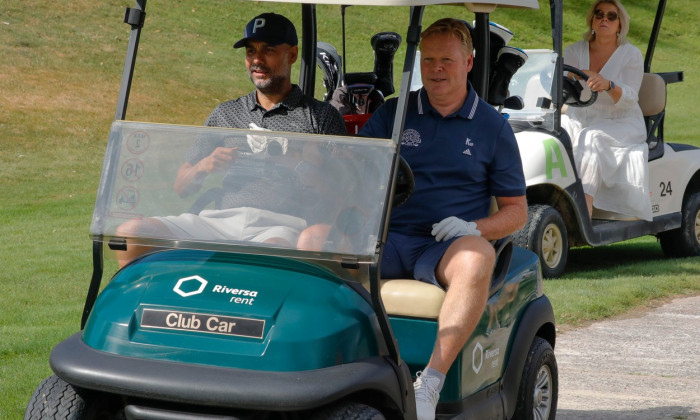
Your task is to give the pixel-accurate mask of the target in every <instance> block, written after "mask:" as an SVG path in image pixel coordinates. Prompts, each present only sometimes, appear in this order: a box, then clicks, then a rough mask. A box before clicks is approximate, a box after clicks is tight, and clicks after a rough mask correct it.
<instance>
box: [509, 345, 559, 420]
mask: <svg viewBox="0 0 700 420" xmlns="http://www.w3.org/2000/svg"><path fill="white" fill-rule="evenodd" d="M558 393H559V371H558V369H557V360H556V358H555V357H554V350H552V346H550V345H549V342H548V341H547V340H545V339H543V338H540V337H535V339H534V340H533V341H532V345H531V346H530V352H529V353H528V355H527V360H526V362H525V368H524V369H523V376H522V378H521V380H520V388H519V390H518V403H517V405H516V407H515V415H514V416H513V418H514V419H517V420H554V418H555V417H556V415H557V397H558Z"/></svg>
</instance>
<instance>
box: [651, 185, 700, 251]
mask: <svg viewBox="0 0 700 420" xmlns="http://www.w3.org/2000/svg"><path fill="white" fill-rule="evenodd" d="M658 237H659V242H660V243H661V249H662V250H663V251H664V254H665V255H666V256H667V257H673V258H681V257H695V256H698V255H700V192H696V193H694V194H692V195H691V196H689V197H688V198H687V199H686V200H685V201H684V203H683V210H682V213H681V227H680V228H678V229H674V230H669V231H668V232H663V233H660V234H659V235H658Z"/></svg>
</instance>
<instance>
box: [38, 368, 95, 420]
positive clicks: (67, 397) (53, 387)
mask: <svg viewBox="0 0 700 420" xmlns="http://www.w3.org/2000/svg"><path fill="white" fill-rule="evenodd" d="M84 416H85V400H84V399H83V398H82V397H81V396H80V395H79V394H78V392H77V391H76V390H75V388H73V386H72V385H71V384H69V383H68V382H66V381H64V380H62V379H61V378H59V377H58V376H56V375H53V376H49V377H48V378H46V379H44V380H43V381H42V382H41V383H40V384H39V386H38V387H37V388H36V390H35V391H34V393H33V394H32V397H31V398H30V399H29V404H27V410H26V411H25V413H24V420H49V419H61V420H79V419H83V418H84Z"/></svg>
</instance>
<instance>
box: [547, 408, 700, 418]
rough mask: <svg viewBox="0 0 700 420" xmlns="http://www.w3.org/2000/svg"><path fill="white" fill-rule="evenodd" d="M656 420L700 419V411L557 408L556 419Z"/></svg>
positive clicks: (683, 409)
mask: <svg viewBox="0 0 700 420" xmlns="http://www.w3.org/2000/svg"><path fill="white" fill-rule="evenodd" d="M589 419H596V420H621V419H629V420H656V419H682V420H691V419H693V420H694V419H700V413H698V412H696V411H695V410H694V409H693V408H692V407H681V406H668V407H654V408H648V409H646V410H634V411H612V410H580V411H579V410H568V409H567V410H557V420H589Z"/></svg>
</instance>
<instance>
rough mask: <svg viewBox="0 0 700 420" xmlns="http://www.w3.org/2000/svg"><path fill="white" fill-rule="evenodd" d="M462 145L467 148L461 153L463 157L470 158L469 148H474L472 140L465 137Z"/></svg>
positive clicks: (470, 151)
mask: <svg viewBox="0 0 700 420" xmlns="http://www.w3.org/2000/svg"><path fill="white" fill-rule="evenodd" d="M464 144H465V145H466V146H467V148H466V149H465V150H464V151H463V152H462V154H463V155H467V156H471V155H472V150H471V149H470V147H472V146H474V143H473V142H472V139H470V138H469V137H467V140H466V141H465V142H464Z"/></svg>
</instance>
